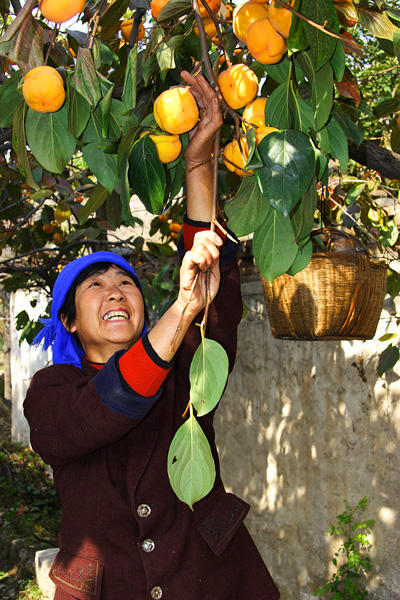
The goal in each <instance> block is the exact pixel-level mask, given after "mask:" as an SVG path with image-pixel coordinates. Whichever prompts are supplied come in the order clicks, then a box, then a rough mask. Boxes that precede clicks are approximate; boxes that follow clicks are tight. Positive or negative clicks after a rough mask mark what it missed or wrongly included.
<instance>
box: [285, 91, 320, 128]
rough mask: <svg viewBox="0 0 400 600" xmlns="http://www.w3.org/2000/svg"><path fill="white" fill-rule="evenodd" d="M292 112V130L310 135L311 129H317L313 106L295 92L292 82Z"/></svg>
mask: <svg viewBox="0 0 400 600" xmlns="http://www.w3.org/2000/svg"><path fill="white" fill-rule="evenodd" d="M290 92H291V94H290V112H291V116H292V129H297V131H302V132H303V133H305V134H308V133H309V130H310V129H315V120H314V113H313V109H312V106H311V104H309V103H308V102H306V101H305V100H303V98H302V97H301V96H300V95H299V94H298V93H297V92H295V91H294V89H293V83H292V82H290Z"/></svg>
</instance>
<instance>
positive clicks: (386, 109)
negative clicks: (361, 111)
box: [374, 98, 400, 119]
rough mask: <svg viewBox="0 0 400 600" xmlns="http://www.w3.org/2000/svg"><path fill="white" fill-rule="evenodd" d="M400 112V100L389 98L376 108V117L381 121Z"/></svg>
mask: <svg viewBox="0 0 400 600" xmlns="http://www.w3.org/2000/svg"><path fill="white" fill-rule="evenodd" d="M398 110H400V98H388V99H386V100H382V102H379V104H377V105H376V106H375V108H374V115H375V116H376V117H378V119H381V118H382V117H388V116H390V115H392V114H393V113H395V112H397V111H398Z"/></svg>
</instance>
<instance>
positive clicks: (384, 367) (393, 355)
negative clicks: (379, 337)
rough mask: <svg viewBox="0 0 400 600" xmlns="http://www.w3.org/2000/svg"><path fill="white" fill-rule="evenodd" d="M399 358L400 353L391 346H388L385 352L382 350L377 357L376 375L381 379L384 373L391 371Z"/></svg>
mask: <svg viewBox="0 0 400 600" xmlns="http://www.w3.org/2000/svg"><path fill="white" fill-rule="evenodd" d="M399 357H400V352H399V349H398V348H397V346H392V344H389V346H388V347H387V348H386V350H384V351H383V352H382V354H381V355H380V356H379V361H378V366H377V371H378V375H379V376H380V377H382V375H383V374H384V373H386V371H389V369H393V367H394V366H395V364H396V363H397V361H398V360H399Z"/></svg>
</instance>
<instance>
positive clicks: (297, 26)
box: [286, 3, 310, 55]
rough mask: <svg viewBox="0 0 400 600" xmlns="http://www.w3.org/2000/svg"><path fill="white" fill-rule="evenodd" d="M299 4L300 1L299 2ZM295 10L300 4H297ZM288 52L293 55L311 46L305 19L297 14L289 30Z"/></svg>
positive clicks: (293, 16)
mask: <svg viewBox="0 0 400 600" xmlns="http://www.w3.org/2000/svg"><path fill="white" fill-rule="evenodd" d="M297 4H298V3H297ZM294 8H295V10H298V9H299V5H297V7H296V5H295V7H294ZM286 43H287V47H288V54H289V55H292V54H295V53H296V52H301V51H302V50H306V49H307V48H308V47H309V45H310V44H309V41H308V39H307V35H306V32H305V28H304V21H303V19H300V18H299V17H297V16H296V15H295V14H293V15H292V25H291V27H290V31H289V37H288V39H287V40H286Z"/></svg>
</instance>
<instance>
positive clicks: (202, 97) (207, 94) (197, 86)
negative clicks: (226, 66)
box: [181, 71, 222, 127]
mask: <svg viewBox="0 0 400 600" xmlns="http://www.w3.org/2000/svg"><path fill="white" fill-rule="evenodd" d="M181 76H182V79H183V80H184V81H186V83H188V84H189V85H190V86H191V90H190V91H191V92H192V94H193V95H194V97H195V98H196V101H197V103H198V105H199V106H200V108H204V109H205V110H206V113H207V114H208V115H210V116H211V115H214V114H215V115H217V116H218V122H219V125H218V126H219V127H220V126H221V125H222V116H221V110H220V103H219V99H218V96H217V94H216V93H215V92H214V90H213V89H212V87H211V86H210V84H209V83H208V81H207V80H206V79H205V77H203V75H201V74H199V75H192V74H191V73H188V71H182V73H181Z"/></svg>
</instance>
